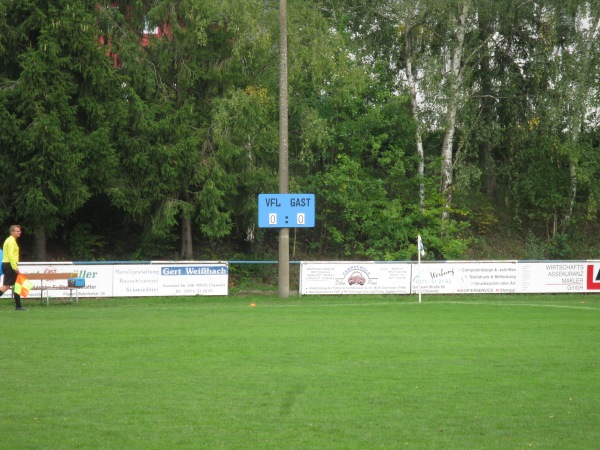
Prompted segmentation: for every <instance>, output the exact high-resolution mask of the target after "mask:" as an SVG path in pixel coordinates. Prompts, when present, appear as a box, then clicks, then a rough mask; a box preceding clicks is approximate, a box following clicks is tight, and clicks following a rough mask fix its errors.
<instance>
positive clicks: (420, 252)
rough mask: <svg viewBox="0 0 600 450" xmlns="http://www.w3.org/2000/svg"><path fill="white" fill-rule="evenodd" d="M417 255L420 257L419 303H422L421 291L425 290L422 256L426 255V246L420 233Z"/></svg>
mask: <svg viewBox="0 0 600 450" xmlns="http://www.w3.org/2000/svg"><path fill="white" fill-rule="evenodd" d="M417 256H418V259H419V303H421V292H422V291H423V280H422V279H421V256H425V247H423V240H422V239H421V235H420V234H419V235H418V237H417Z"/></svg>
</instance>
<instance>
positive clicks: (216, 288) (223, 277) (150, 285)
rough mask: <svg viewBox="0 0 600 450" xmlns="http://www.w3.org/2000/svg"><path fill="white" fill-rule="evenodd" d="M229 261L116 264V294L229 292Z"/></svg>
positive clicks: (151, 294) (223, 293)
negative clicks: (142, 264) (143, 264)
mask: <svg viewBox="0 0 600 450" xmlns="http://www.w3.org/2000/svg"><path fill="white" fill-rule="evenodd" d="M228 274H229V270H228V267H227V264H226V263H193V262H186V263H164V264H151V265H149V266H148V265H145V266H115V269H114V279H113V296H114V297H148V296H169V295H173V296H182V295H227V288H228Z"/></svg>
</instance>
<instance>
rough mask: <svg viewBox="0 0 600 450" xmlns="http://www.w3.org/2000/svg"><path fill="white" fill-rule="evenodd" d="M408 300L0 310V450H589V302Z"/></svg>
mask: <svg viewBox="0 0 600 450" xmlns="http://www.w3.org/2000/svg"><path fill="white" fill-rule="evenodd" d="M423 300H424V301H423V303H421V304H419V303H417V301H416V297H415V296H370V297H359V296H351V297H350V296H348V297H346V296H332V297H291V298H289V299H285V300H282V299H278V298H276V297H268V296H264V297H260V296H253V297H241V296H233V297H228V298H207V297H203V298H178V299H114V300H113V299H111V300H82V301H80V303H79V304H78V305H76V304H69V303H51V305H50V306H49V307H46V306H42V305H40V304H39V303H38V302H37V301H28V302H27V307H28V308H29V311H28V312H17V311H14V310H13V308H14V306H13V304H12V303H11V302H10V301H9V299H5V298H2V300H1V301H0V330H1V331H0V376H1V378H0V379H1V387H0V448H2V449H34V448H35V449H38V448H47V449H53V448H94V449H96V448H111V449H112V448H119V449H125V448H143V449H167V448H226V449H247V448H252V449H253V448H256V449H283V448H285V449H308V448H312V449H325V448H327V449H397V448H432V449H463V448H465V449H466V448H468V449H503V448H506V449H519V448H540V449H591V448H597V446H598V442H600V297H599V296H593V295H576V294H573V295H547V296H541V295H540V296H525V295H515V296H488V297H482V296H435V297H434V296H424V298H423ZM251 303H256V307H250V306H249V305H250V304H251Z"/></svg>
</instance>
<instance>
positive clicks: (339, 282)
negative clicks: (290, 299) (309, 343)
mask: <svg viewBox="0 0 600 450" xmlns="http://www.w3.org/2000/svg"><path fill="white" fill-rule="evenodd" d="M410 270H411V267H410V264H403V263H392V262H390V263H387V262H368V261H366V262H365V261H361V262H302V263H301V264H300V295H327V294H332V295H333V294H409V293H410Z"/></svg>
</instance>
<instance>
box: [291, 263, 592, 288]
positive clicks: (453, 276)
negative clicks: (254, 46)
mask: <svg viewBox="0 0 600 450" xmlns="http://www.w3.org/2000/svg"><path fill="white" fill-rule="evenodd" d="M419 292H420V293H421V294H513V293H519V294H528V293H529V294H534V293H573V292H588V293H593V292H598V293H600V261H546V262H544V261H535V262H533V261H447V262H422V263H421V264H417V263H416V262H390V263H377V262H322V263H314V262H311V263H309V262H303V263H301V266H300V295H310V294H409V293H412V294H418V293H419Z"/></svg>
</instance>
